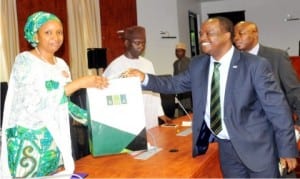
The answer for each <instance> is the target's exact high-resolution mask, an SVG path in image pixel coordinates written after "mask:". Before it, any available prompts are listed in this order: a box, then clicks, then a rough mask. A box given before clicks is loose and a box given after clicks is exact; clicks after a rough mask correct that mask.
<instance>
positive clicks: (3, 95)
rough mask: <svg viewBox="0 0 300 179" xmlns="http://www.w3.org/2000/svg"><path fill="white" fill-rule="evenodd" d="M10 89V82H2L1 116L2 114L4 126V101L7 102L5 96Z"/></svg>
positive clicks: (0, 122) (0, 124) (0, 119)
mask: <svg viewBox="0 0 300 179" xmlns="http://www.w3.org/2000/svg"><path fill="white" fill-rule="evenodd" d="M7 89H8V83H7V82H1V91H0V93H1V104H0V106H1V114H0V115H1V116H0V127H1V126H2V121H3V110H4V102H5V97H6V93H7Z"/></svg>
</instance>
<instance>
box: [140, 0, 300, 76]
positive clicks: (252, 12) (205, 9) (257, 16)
mask: <svg viewBox="0 0 300 179" xmlns="http://www.w3.org/2000/svg"><path fill="white" fill-rule="evenodd" d="M201 1H202V2H201ZM136 2H137V16H138V24H139V25H142V26H144V27H145V28H146V31H147V32H146V33H147V47H146V51H145V57H146V58H148V59H149V60H151V61H152V62H153V64H154V68H155V70H156V73H157V74H172V73H173V62H174V60H175V58H176V57H175V54H174V47H175V44H176V43H177V42H178V41H183V42H185V43H186V44H187V46H188V44H189V43H190V39H189V25H188V11H192V12H194V13H196V14H199V16H200V20H201V19H202V20H205V19H207V14H208V13H216V12H227V11H240V10H245V16H246V20H250V21H254V22H255V23H257V24H258V27H259V30H260V39H261V42H262V43H263V44H264V45H268V46H272V47H276V48H281V49H284V50H285V49H287V48H288V47H289V48H290V49H289V50H288V52H289V54H290V55H291V56H292V55H298V48H299V47H298V46H299V45H298V43H299V40H300V20H299V21H290V22H285V21H284V18H286V17H287V15H288V14H291V15H293V16H294V17H299V18H300V0H137V1H136ZM161 30H162V31H168V32H169V34H170V35H171V36H176V37H177V38H176V39H162V38H161V35H160V31H161ZM187 55H189V56H190V49H189V47H188V49H187Z"/></svg>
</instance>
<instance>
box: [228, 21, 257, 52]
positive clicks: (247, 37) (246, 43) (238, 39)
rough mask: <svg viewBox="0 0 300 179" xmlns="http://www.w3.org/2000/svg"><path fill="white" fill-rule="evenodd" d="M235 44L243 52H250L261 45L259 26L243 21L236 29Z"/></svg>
mask: <svg viewBox="0 0 300 179" xmlns="http://www.w3.org/2000/svg"><path fill="white" fill-rule="evenodd" d="M233 41H234V44H235V46H236V47H237V48H238V49H239V50H242V51H250V50H251V49H253V48H254V47H255V46H256V45H257V44H258V43H259V37H258V28H257V25H256V24H255V23H253V22H250V21H241V22H239V23H237V24H236V25H235V27H234V39H233Z"/></svg>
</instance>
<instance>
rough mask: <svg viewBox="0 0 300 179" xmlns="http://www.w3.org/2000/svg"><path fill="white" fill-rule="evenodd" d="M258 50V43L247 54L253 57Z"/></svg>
mask: <svg viewBox="0 0 300 179" xmlns="http://www.w3.org/2000/svg"><path fill="white" fill-rule="evenodd" d="M258 49H259V43H257V44H256V45H255V46H254V47H253V48H252V49H251V50H249V51H248V53H251V54H253V55H257V54H258Z"/></svg>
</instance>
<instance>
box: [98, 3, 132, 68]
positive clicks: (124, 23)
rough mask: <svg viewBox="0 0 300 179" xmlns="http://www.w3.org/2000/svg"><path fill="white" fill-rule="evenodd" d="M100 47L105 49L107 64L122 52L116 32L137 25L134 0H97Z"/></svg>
mask: <svg viewBox="0 0 300 179" xmlns="http://www.w3.org/2000/svg"><path fill="white" fill-rule="evenodd" d="M99 4H100V13H101V31H102V47H103V48H107V62H108V64H109V63H110V62H111V61H112V60H113V59H114V58H116V57H118V56H119V55H121V54H122V53H123V52H124V45H123V41H122V40H121V39H119V37H118V35H117V31H118V30H122V29H124V28H126V27H129V26H132V25H137V11H136V0H99Z"/></svg>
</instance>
